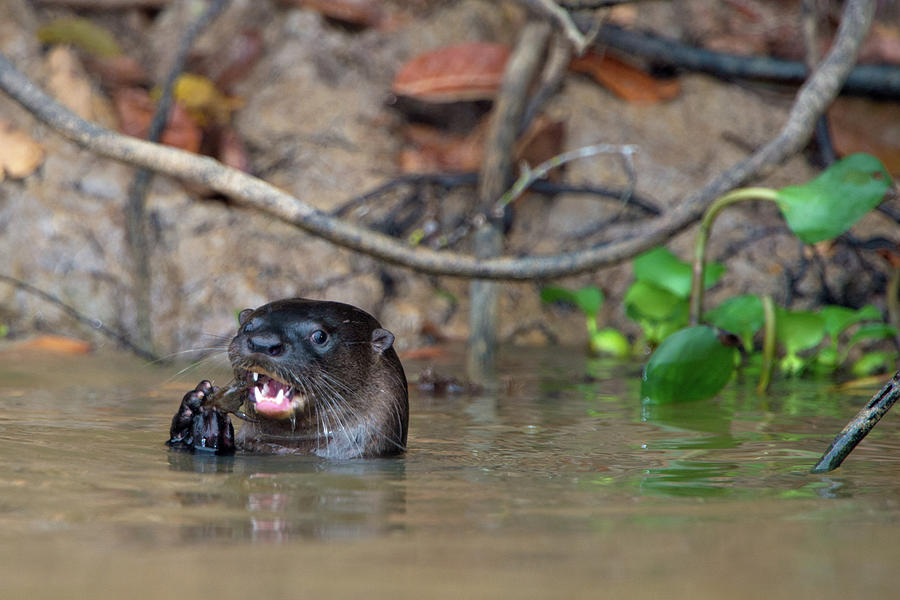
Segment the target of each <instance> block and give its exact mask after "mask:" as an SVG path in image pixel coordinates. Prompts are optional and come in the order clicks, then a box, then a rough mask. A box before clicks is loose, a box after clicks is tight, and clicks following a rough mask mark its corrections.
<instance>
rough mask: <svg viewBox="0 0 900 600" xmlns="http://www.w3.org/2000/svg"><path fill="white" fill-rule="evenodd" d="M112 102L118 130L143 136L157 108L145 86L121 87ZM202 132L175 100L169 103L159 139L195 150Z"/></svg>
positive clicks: (170, 144) (183, 148)
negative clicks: (117, 120) (171, 103)
mask: <svg viewBox="0 0 900 600" xmlns="http://www.w3.org/2000/svg"><path fill="white" fill-rule="evenodd" d="M113 104H114V105H115V108H116V114H117V115H118V117H119V130H120V131H122V133H125V134H127V135H131V136H134V137H137V138H142V139H143V138H146V137H147V132H148V131H149V129H150V121H151V120H152V119H153V113H154V111H155V110H156V103H155V102H153V100H151V99H150V95H149V94H148V93H147V91H146V90H143V89H140V88H120V89H118V90H115V91H114V92H113ZM202 137H203V133H202V131H201V130H200V127H198V126H197V124H196V123H195V122H194V121H193V120H192V119H191V117H190V115H188V113H187V111H186V110H185V109H184V107H183V106H181V105H180V104H179V103H178V102H175V103H174V104H173V106H172V111H171V112H170V113H169V122H168V124H167V125H166V129H165V130H164V131H163V134H162V139H161V141H162V143H163V144H166V145H168V146H174V147H176V148H181V149H182V150H187V151H189V152H198V151H199V150H200V142H201V139H202Z"/></svg>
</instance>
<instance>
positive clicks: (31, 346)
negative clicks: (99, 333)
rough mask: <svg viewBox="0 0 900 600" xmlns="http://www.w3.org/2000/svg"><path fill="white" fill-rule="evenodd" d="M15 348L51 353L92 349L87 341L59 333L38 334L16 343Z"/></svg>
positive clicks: (79, 352)
mask: <svg viewBox="0 0 900 600" xmlns="http://www.w3.org/2000/svg"><path fill="white" fill-rule="evenodd" d="M16 349H17V350H31V351H39V352H44V353H51V354H87V353H89V352H90V351H91V350H92V348H91V344H90V343H89V342H85V341H84V340H76V339H74V338H70V337H64V336H61V335H39V336H38V337H34V338H31V339H28V340H24V341H22V342H19V343H17V344H16Z"/></svg>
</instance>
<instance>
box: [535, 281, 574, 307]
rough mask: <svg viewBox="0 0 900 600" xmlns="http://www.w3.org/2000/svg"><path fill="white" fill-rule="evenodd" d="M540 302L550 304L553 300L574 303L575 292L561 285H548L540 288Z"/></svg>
mask: <svg viewBox="0 0 900 600" xmlns="http://www.w3.org/2000/svg"><path fill="white" fill-rule="evenodd" d="M541 302H543V303H544V304H552V303H554V302H568V303H570V304H575V292H573V291H572V290H567V289H566V288H563V287H559V286H555V285H548V286H547V287H544V288H541Z"/></svg>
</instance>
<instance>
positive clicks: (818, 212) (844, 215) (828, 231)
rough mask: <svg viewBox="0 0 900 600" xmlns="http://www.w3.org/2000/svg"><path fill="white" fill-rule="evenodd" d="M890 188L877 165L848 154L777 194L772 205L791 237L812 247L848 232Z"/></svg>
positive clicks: (875, 161)
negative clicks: (813, 176)
mask: <svg viewBox="0 0 900 600" xmlns="http://www.w3.org/2000/svg"><path fill="white" fill-rule="evenodd" d="M890 186H891V176H890V174H888V172H887V170H886V169H885V168H884V165H882V164H881V161H879V160H878V159H877V158H875V157H874V156H871V155H869V154H852V155H850V156H848V157H847V158H844V159H842V160H839V161H837V162H836V163H834V164H833V165H831V166H830V167H829V168H828V169H826V170H825V171H824V172H822V174H821V175H819V176H818V177H816V178H815V179H813V180H812V181H809V182H807V183H806V184H804V185H795V186H788V187H785V188H782V189H780V190H778V194H777V198H776V202H777V203H778V207H779V208H780V209H781V213H782V214H783V215H784V218H785V220H786V221H787V224H788V226H789V227H790V228H791V230H792V231H793V232H794V234H795V235H796V236H797V237H798V238H800V239H801V240H802V241H803V242H805V243H807V244H815V243H817V242H821V241H823V240H829V239H832V238H835V237H837V236H839V235H841V234H842V233H844V232H845V231H847V230H848V229H850V227H852V226H853V225H854V224H855V223H856V222H857V221H859V220H860V219H861V218H862V216H863V215H864V214H866V213H867V212H869V211H870V210H872V209H873V208H875V207H876V206H878V204H879V203H880V202H881V200H882V198H883V197H884V194H885V192H887V190H888V189H889V188H890Z"/></svg>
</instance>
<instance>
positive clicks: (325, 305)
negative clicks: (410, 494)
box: [170, 298, 409, 458]
mask: <svg viewBox="0 0 900 600" xmlns="http://www.w3.org/2000/svg"><path fill="white" fill-rule="evenodd" d="M322 333H324V334H325V336H324V337H325V340H326V341H325V342H324V343H318V341H319V340H320V339H321V338H322V335H321V334H322ZM393 340H394V336H393V335H392V334H391V333H390V332H388V331H386V330H384V329H382V328H381V325H380V324H379V323H378V321H376V320H375V318H374V317H372V316H371V315H369V314H368V313H366V312H364V311H362V310H360V309H358V308H356V307H354V306H350V305H349V304H342V303H339V302H321V301H315V300H306V299H302V298H294V299H290V300H278V301H276V302H272V303H270V304H266V305H264V306H261V307H259V308H257V309H255V310H250V309H248V310H245V311H243V312H242V313H241V315H240V329H239V330H238V334H237V335H236V336H235V337H234V339H233V340H232V341H231V345H230V346H229V349H228V356H229V358H230V360H231V364H232V366H233V367H234V370H235V379H236V380H237V381H238V382H239V383H247V382H248V381H249V377H250V374H251V372H252V371H259V372H263V373H268V374H270V375H271V376H273V377H274V378H275V379H277V380H280V381H282V382H285V383H289V384H291V385H292V386H293V387H294V389H295V394H299V396H298V397H299V398H303V399H304V400H305V402H304V406H303V407H301V408H298V410H297V411H296V412H295V413H294V414H292V415H291V416H290V417H289V418H286V419H270V418H266V417H265V416H264V415H261V414H259V413H257V412H256V411H255V410H254V403H253V401H252V400H251V398H252V395H249V396H248V397H247V398H246V399H245V402H244V406H245V407H247V417H248V422H246V423H244V425H243V426H242V427H241V429H240V430H239V431H238V433H237V435H236V436H235V438H234V445H236V447H237V448H239V449H242V450H247V451H251V452H263V453H312V454H317V455H319V456H322V457H326V458H356V457H371V456H385V455H390V454H397V453H400V452H403V451H405V449H406V433H407V427H408V418H409V417H408V415H409V402H408V396H407V383H406V376H405V375H404V373H403V367H402V366H401V364H400V359H399V358H398V357H397V353H396V352H395V351H394V349H393V347H392V344H393ZM202 385H203V384H201V386H202ZM207 385H208V384H207ZM201 386H198V387H197V390H201ZM197 390H195V391H194V392H192V393H189V394H188V395H187V396H185V400H184V401H183V402H182V408H181V409H180V411H179V413H178V414H176V416H175V419H173V424H172V432H173V435H172V439H171V440H170V445H171V446H179V447H184V446H185V445H187V444H190V446H191V447H193V448H194V449H199V448H200V447H201V446H202V447H203V448H207V447H209V448H215V449H221V450H224V451H227V450H228V448H227V447H225V448H220V446H221V444H220V443H219V441H220V439H221V438H219V439H215V440H206V439H203V434H196V435H194V436H193V438H194V439H188V436H186V435H183V436H182V437H180V438H179V437H178V434H179V432H180V431H183V429H184V428H183V426H182V429H181V430H179V431H176V422H178V423H182V424H183V422H184V421H185V417H186V416H187V413H190V415H191V417H192V418H194V416H195V415H198V414H200V412H199V411H197V410H196V409H194V410H193V411H191V410H189V409H185V406H186V405H187V404H188V401H189V399H191V398H193V399H194V402H193V403H194V404H202V403H203V402H202V399H201V401H200V402H197V401H196V397H197V395H198V391H197ZM199 393H200V394H201V395H204V397H205V395H208V393H209V392H207V391H205V388H204V390H202V391H201V392H199ZM204 408H206V407H204ZM185 411H187V412H185ZM207 412H208V411H207ZM216 412H217V413H218V414H217V415H214V417H215V418H212V420H210V418H209V417H208V418H207V420H206V421H204V425H202V426H201V427H199V429H200V430H206V429H209V428H210V427H209V426H210V425H212V426H213V427H212V429H214V430H215V431H217V432H218V431H221V430H223V429H224V430H225V431H226V432H227V431H229V430H230V423H225V424H224V425H223V424H222V422H221V420H222V413H221V412H220V411H216ZM217 419H218V420H217ZM226 420H227V417H226ZM194 423H195V426H194V430H197V429H198V427H197V426H196V418H195V419H194ZM219 435H221V434H219ZM224 437H225V438H227V437H228V436H227V434H226V435H225V436H224ZM173 442H174V443H173ZM228 443H229V441H228V440H227V439H225V441H224V444H225V445H226V446H227V445H228Z"/></svg>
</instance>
